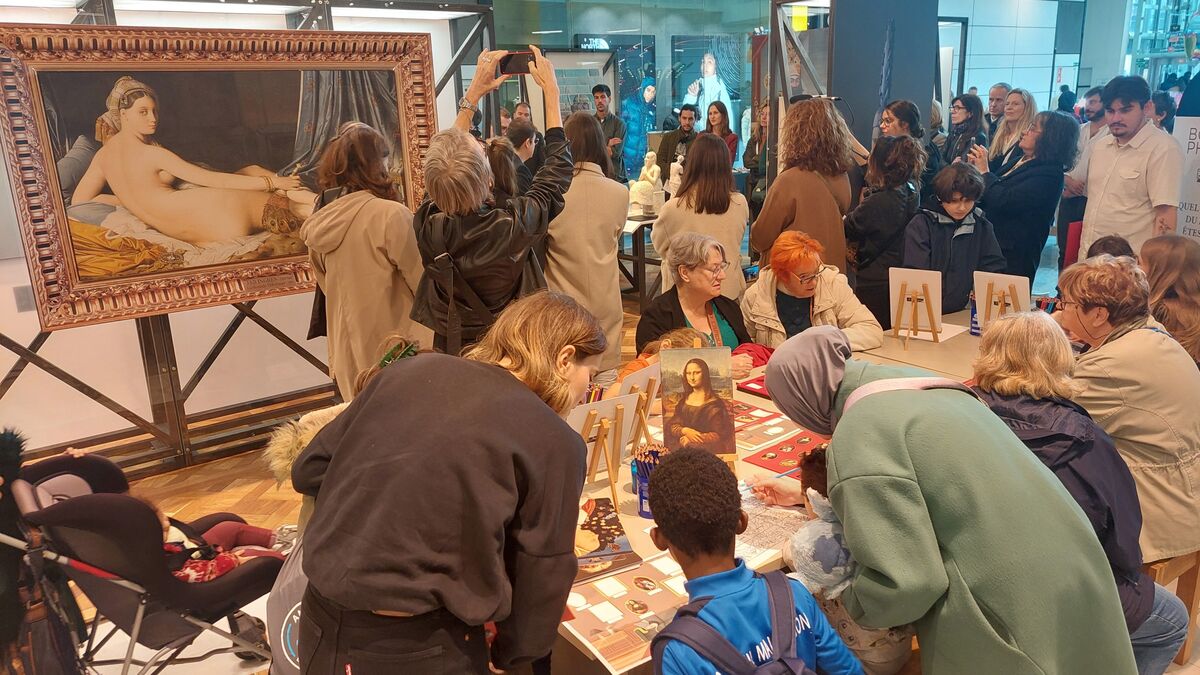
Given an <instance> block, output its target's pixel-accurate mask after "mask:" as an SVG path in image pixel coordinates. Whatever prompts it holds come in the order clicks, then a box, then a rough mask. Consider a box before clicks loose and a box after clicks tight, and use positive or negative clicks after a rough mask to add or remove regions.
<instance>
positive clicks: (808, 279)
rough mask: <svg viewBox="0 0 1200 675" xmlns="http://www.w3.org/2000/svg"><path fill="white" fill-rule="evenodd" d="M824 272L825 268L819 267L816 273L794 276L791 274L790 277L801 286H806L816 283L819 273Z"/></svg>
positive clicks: (793, 273)
mask: <svg viewBox="0 0 1200 675" xmlns="http://www.w3.org/2000/svg"><path fill="white" fill-rule="evenodd" d="M824 270H825V266H824V265H821V266H820V267H818V268H817V271H816V272H813V273H812V274H796V273H795V272H792V273H791V275H792V278H793V279H795V280H796V281H799V282H800V283H802V284H808V283H812V282H814V281H816V280H817V278H819V277H820V276H821V272H823V271H824Z"/></svg>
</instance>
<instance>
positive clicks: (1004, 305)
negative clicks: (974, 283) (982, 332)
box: [983, 281, 1022, 322]
mask: <svg viewBox="0 0 1200 675" xmlns="http://www.w3.org/2000/svg"><path fill="white" fill-rule="evenodd" d="M994 285H995V282H992V281H989V282H988V285H987V298H985V302H986V303H987V305H986V306H985V308H984V310H983V320H984V322H988V321H991V320H992V304H993V300H995V302H996V303H998V312H997V314H996V316H997V317H1001V316H1004V315H1005V314H1007V313H1008V304H1009V303H1010V302H1011V303H1012V308H1013V311H1014V312H1020V311H1022V310H1021V300H1020V299H1019V298H1018V296H1017V286H1016V284H1009V285H1008V289H1007V290H1004V289H1001V290H1000V291H998V292H997V291H996V290H995V289H994V288H993V286H994Z"/></svg>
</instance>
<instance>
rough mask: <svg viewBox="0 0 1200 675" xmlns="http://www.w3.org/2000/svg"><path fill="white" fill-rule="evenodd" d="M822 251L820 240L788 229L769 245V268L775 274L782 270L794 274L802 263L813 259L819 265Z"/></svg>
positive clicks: (823, 249) (823, 250) (823, 248)
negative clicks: (772, 244) (773, 243)
mask: <svg viewBox="0 0 1200 675" xmlns="http://www.w3.org/2000/svg"><path fill="white" fill-rule="evenodd" d="M824 252H825V247H824V246H822V245H821V242H819V241H817V240H816V239H813V238H812V237H810V236H808V235H807V234H805V233H803V232H797V231H795V230H788V231H787V232H784V233H782V234H780V235H779V238H778V239H776V240H775V245H774V246H772V247H771V268H772V269H774V270H775V273H776V274H777V275H778V274H780V273H783V272H786V273H788V274H795V273H796V270H797V269H799V268H800V265H802V264H804V263H811V262H813V261H815V262H816V263H817V265H820V264H821V254H822V253H824Z"/></svg>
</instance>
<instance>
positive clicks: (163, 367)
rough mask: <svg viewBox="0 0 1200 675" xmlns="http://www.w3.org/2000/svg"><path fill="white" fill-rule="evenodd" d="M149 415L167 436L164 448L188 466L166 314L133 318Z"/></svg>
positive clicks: (184, 422) (184, 421)
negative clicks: (147, 397)
mask: <svg viewBox="0 0 1200 675" xmlns="http://www.w3.org/2000/svg"><path fill="white" fill-rule="evenodd" d="M134 323H135V324H136V325H137V336H138V345H139V346H140V347H141V351H142V368H143V370H144V371H145V374H146V391H147V393H149V395H150V412H151V415H152V416H153V417H152V419H153V421H154V423H155V424H156V425H163V426H165V427H166V429H167V433H168V434H170V436H171V440H170V441H168V443H167V447H168V448H170V449H172V450H174V451H175V452H177V453H182V455H183V462H184V464H191V463H192V459H191V454H192V453H191V445H190V443H189V442H188V427H187V412H186V411H185V410H184V407H183V403H184V399H183V396H182V395H181V394H180V391H179V364H178V362H177V361H176V359H175V341H174V339H172V337H171V317H170V316H168V315H166V314H159V315H156V316H145V317H142V318H140V319H135V320H134Z"/></svg>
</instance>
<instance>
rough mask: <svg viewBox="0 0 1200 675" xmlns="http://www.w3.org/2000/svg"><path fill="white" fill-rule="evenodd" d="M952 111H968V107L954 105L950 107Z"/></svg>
mask: <svg viewBox="0 0 1200 675" xmlns="http://www.w3.org/2000/svg"><path fill="white" fill-rule="evenodd" d="M950 109H951V110H966V109H967V106H965V105H952V106H950Z"/></svg>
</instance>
